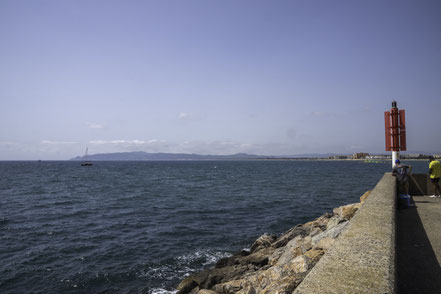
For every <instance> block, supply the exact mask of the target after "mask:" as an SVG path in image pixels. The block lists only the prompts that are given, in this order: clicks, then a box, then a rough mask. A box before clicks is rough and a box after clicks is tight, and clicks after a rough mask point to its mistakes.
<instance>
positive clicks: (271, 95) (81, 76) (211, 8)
mask: <svg viewBox="0 0 441 294" xmlns="http://www.w3.org/2000/svg"><path fill="white" fill-rule="evenodd" d="M440 15H441V1H437V0H433V1H429V0H412V1H409V0H400V1H392V0H390V1H388V0H369V1H361V0H347V1H342V0H333V1H329V0H326V1H325V0H322V1H321V0H314V1H311V0H290V1H284V0H274V1H267V0H266V1H261V0H251V1H248V0H186V1H184V0H156V1H153V0H144V1H135V0H125V1H116V0H92V1H82V0H75V1H58V0H53V1H50V0H28V1H24V0H1V1H0V160H37V159H47V160H63V159H70V158H72V157H75V156H78V155H83V154H84V152H85V150H86V148H87V147H88V149H89V154H96V153H107V152H125V151H145V152H171V153H197V154H234V153H240V152H245V153H251V154H260V155H296V154H305V153H339V154H348V153H349V154H350V153H354V152H368V153H375V154H380V153H383V154H386V153H388V152H386V151H385V147H384V145H385V143H384V111H387V110H389V109H390V108H391V102H392V101H393V100H396V101H397V103H398V107H399V108H400V109H405V110H406V128H407V146H408V153H412V152H418V153H422V152H424V153H441V131H440V127H441V112H440V111H441V17H440Z"/></svg>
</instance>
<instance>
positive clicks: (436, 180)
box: [430, 178, 439, 183]
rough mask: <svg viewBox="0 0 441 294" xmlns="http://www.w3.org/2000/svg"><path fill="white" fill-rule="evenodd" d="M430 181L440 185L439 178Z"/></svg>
mask: <svg viewBox="0 0 441 294" xmlns="http://www.w3.org/2000/svg"><path fill="white" fill-rule="evenodd" d="M430 181H431V182H432V183H439V178H433V179H432V178H431V179H430Z"/></svg>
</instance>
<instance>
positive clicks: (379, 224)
mask: <svg viewBox="0 0 441 294" xmlns="http://www.w3.org/2000/svg"><path fill="white" fill-rule="evenodd" d="M395 199H396V181H395V177H393V176H392V174H391V173H386V174H385V175H384V176H383V178H382V179H381V180H380V182H378V184H377V186H376V187H375V189H374V190H373V191H372V193H371V194H370V196H369V198H368V199H367V200H366V201H365V203H364V204H363V205H362V207H361V208H360V210H359V211H358V212H357V214H356V215H355V216H354V218H353V219H352V220H351V222H350V224H349V226H348V228H347V230H346V231H345V232H344V233H342V235H341V236H340V237H339V239H337V241H336V242H335V243H334V244H333V246H332V247H331V248H330V249H329V250H328V252H327V253H326V254H325V255H324V256H323V257H322V259H321V260H320V261H319V262H318V263H317V264H316V266H315V267H314V268H313V269H312V270H311V272H310V273H309V274H308V276H307V277H306V278H305V279H304V280H303V282H302V283H301V284H300V285H299V286H298V287H297V288H296V289H295V290H294V292H293V293H295V294H300V293H311V294H312V293H376V294H381V293H395V290H396V289H395V288H396V284H395V274H396V273H395V262H396V259H395V236H396V235H395V212H396V211H395V210H396V201H395Z"/></svg>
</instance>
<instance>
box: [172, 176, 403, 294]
mask: <svg viewBox="0 0 441 294" xmlns="http://www.w3.org/2000/svg"><path fill="white" fill-rule="evenodd" d="M395 191H396V182H395V178H394V177H393V176H392V175H391V174H390V173H386V174H385V175H384V176H383V178H382V179H381V180H380V181H379V182H378V184H377V185H376V187H375V189H374V190H373V191H372V192H371V193H369V192H367V193H365V195H363V196H362V197H361V198H360V200H361V202H360V203H355V204H350V205H346V206H342V207H338V208H335V209H334V211H333V213H332V214H331V213H326V214H324V215H322V216H321V217H319V218H318V219H316V220H314V221H311V222H308V223H306V224H300V225H297V226H296V227H294V228H292V229H290V230H289V231H287V232H286V233H285V234H282V235H281V236H279V237H277V236H273V235H263V236H261V237H259V238H258V239H257V240H256V241H255V242H254V244H253V245H252V246H251V250H250V251H249V252H248V251H242V252H239V253H237V254H235V255H233V256H231V257H228V258H224V259H221V260H219V261H218V263H217V264H216V266H215V267H214V268H212V269H208V270H205V271H202V272H200V273H196V274H193V275H191V276H189V277H187V278H185V279H184V280H183V281H182V282H181V283H180V284H179V286H178V290H179V292H178V294H187V293H190V294H215V293H217V294H229V293H239V294H259V293H262V294H263V293H265V294H269V293H274V294H278V293H279V294H282V293H394V292H395V208H396V201H395V199H396V198H395V197H396V192H395ZM367 196H369V197H367ZM366 197H367V199H366Z"/></svg>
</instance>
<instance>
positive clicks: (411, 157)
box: [401, 153, 429, 159]
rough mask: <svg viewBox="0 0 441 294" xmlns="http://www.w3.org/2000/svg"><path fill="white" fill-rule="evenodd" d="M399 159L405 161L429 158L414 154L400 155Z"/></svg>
mask: <svg viewBox="0 0 441 294" xmlns="http://www.w3.org/2000/svg"><path fill="white" fill-rule="evenodd" d="M401 158H403V159H404V158H405V159H428V158H429V156H428V155H425V154H420V153H415V154H401Z"/></svg>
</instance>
